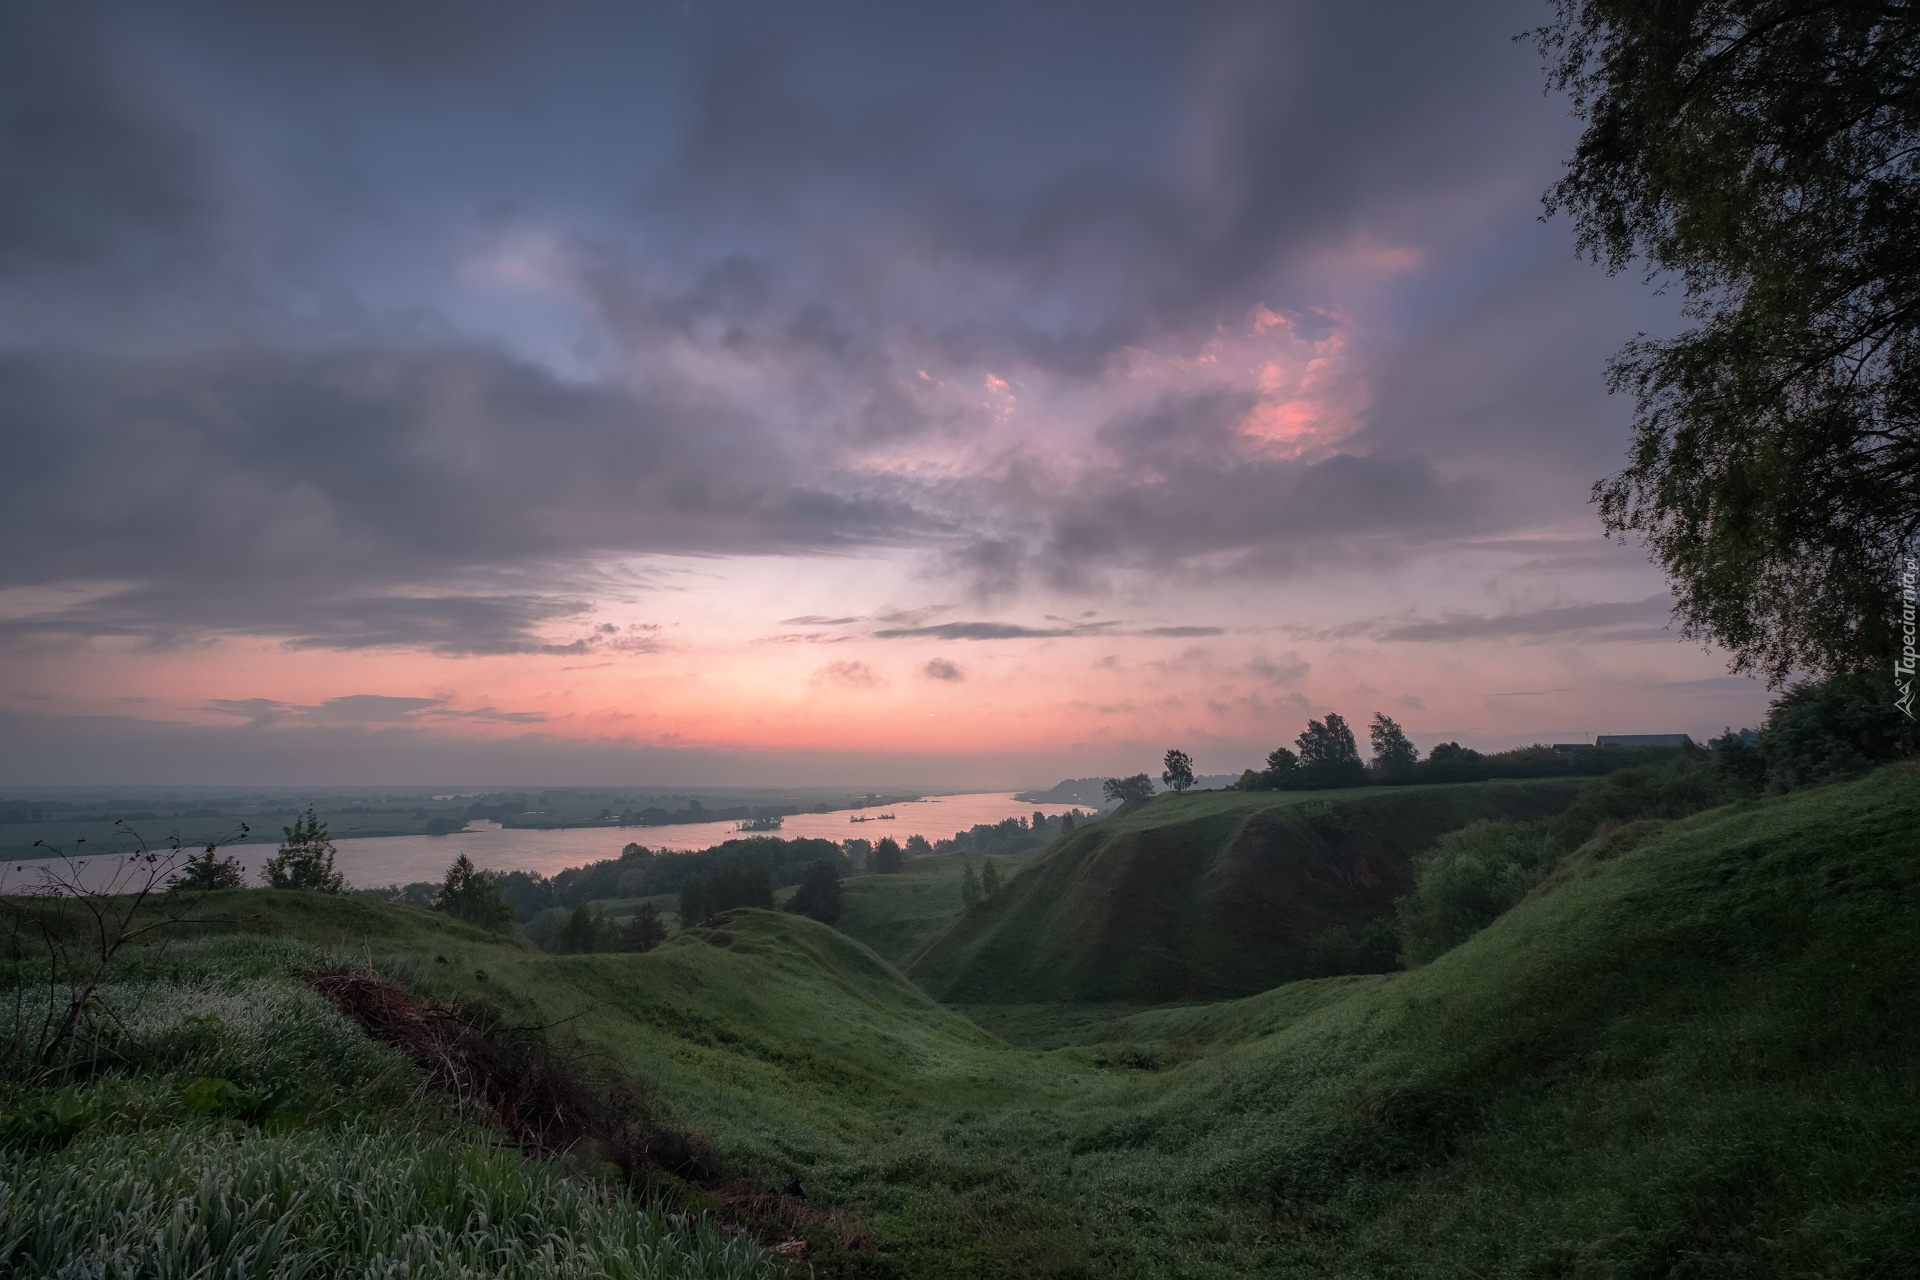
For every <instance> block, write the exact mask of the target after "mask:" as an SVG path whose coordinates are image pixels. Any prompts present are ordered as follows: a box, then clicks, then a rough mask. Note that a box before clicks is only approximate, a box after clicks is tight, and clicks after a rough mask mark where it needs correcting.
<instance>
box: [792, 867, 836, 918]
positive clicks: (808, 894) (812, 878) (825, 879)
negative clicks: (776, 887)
mask: <svg viewBox="0 0 1920 1280" xmlns="http://www.w3.org/2000/svg"><path fill="white" fill-rule="evenodd" d="M787 910H789V911H791V912H793V913H795V914H796V915H803V916H808V917H811V918H812V919H815V920H818V921H819V922H820V923H821V924H832V923H833V922H834V921H836V920H838V919H839V918H840V868H839V867H838V866H836V865H835V864H833V863H832V862H829V861H827V860H826V859H825V858H822V859H821V860H820V861H818V862H816V863H814V864H813V865H812V866H810V867H808V868H807V874H806V875H805V876H804V877H802V879H801V881H800V887H799V888H798V889H796V890H794V894H793V897H792V898H790V899H789V900H788V901H787Z"/></svg>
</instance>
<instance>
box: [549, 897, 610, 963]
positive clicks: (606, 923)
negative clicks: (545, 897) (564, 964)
mask: <svg viewBox="0 0 1920 1280" xmlns="http://www.w3.org/2000/svg"><path fill="white" fill-rule="evenodd" d="M616 941H617V939H616V937H615V934H614V928H613V921H611V920H609V919H607V918H606V917H605V916H603V915H601V914H600V908H599V907H597V906H595V905H594V904H593V903H591V902H583V903H581V904H580V905H579V906H577V907H575V908H574V909H573V912H572V914H571V915H569V916H568V917H567V923H566V926H565V927H564V928H562V929H561V930H560V936H559V938H558V939H557V940H556V944H555V947H554V950H556V951H558V952H559V953H560V954H561V955H563V956H579V955H590V954H592V953H593V952H595V951H611V950H613V948H614V944H615V942H616Z"/></svg>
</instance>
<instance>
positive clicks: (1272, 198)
mask: <svg viewBox="0 0 1920 1280" xmlns="http://www.w3.org/2000/svg"><path fill="white" fill-rule="evenodd" d="M1069 13H1073V14H1075V15H1076V17H1067V16H1066V15H1067V14H1069ZM1055 15H1056V17H1057V18H1058V20H1057V21H1055V22H1054V23H1051V24H1046V23H1041V24H1037V29H1036V30H1034V31H1032V32H1030V33H1028V32H1023V34H1028V35H1030V37H1031V38H1030V40H1029V41H1028V42H1026V43H1024V44H1021V45H1016V46H1013V47H1012V49H1011V51H1010V50H1009V47H1008V42H1007V40H1006V38H1005V35H1004V29H1005V27H1006V26H1007V25H1008V24H1009V23H1011V22H1014V21H1015V20H1014V19H1013V18H1012V17H1010V11H1009V10H1008V9H1006V8H996V7H993V6H986V7H980V8H974V9H970V10H969V18H970V20H969V21H968V22H966V23H964V24H956V25H959V26H960V28H961V29H946V28H943V29H942V31H941V32H940V35H941V37H942V43H941V45H940V46H938V47H940V48H941V49H942V50H943V56H942V58H940V59H938V60H929V59H928V58H927V54H926V52H925V49H924V48H920V49H916V48H912V47H910V46H908V47H900V48H887V47H886V45H885V41H886V39H887V37H886V36H884V35H881V36H873V35H863V36H861V37H856V39H859V40H862V41H863V42H865V43H867V44H868V45H869V48H870V51H871V52H874V53H876V54H878V53H882V52H885V53H890V54H892V55H893V56H896V57H899V58H901V59H903V60H904V61H907V62H908V63H909V64H912V63H917V62H928V61H931V62H932V65H929V66H927V67H926V69H925V70H926V75H925V76H924V77H923V83H924V84H925V86H926V87H925V89H924V90H923V91H921V92H919V93H912V92H904V91H900V90H897V89H896V90H894V91H893V92H891V93H888V92H886V91H878V92H874V91H868V92H859V91H853V92H833V91H830V90H825V89H823V88H821V87H820V86H821V85H822V84H823V83H826V82H823V81H822V80H821V79H820V78H819V77H818V76H817V75H814V74H810V73H812V72H813V71H814V70H815V67H813V66H811V65H809V63H808V50H809V45H810V43H811V41H810V39H809V37H812V40H817V39H818V38H819V37H818V33H816V32H811V31H805V30H799V29H796V28H799V27H800V26H801V25H802V24H803V22H804V24H805V25H806V26H809V27H811V26H816V25H817V24H816V23H815V22H814V18H813V15H809V16H808V18H807V19H805V20H802V19H798V18H796V17H792V16H784V15H779V14H778V13H777V11H769V12H768V14H767V20H766V24H765V31H764V33H763V35H762V37H761V39H760V40H759V41H758V42H755V43H749V44H745V45H743V44H742V43H741V42H740V41H739V40H738V38H737V37H736V38H735V39H733V40H731V41H729V42H725V43H723V44H721V45H720V46H719V47H718V48H717V49H716V50H715V52H714V53H713V54H712V56H710V58H709V59H708V60H707V61H706V63H705V64H704V65H703V67H702V68H701V71H700V75H699V78H698V80H697V81H696V84H695V87H694V89H693V91H692V93H691V95H690V101H689V106H688V112H687V116H686V123H685V125H684V127H683V130H682V133H681V135H680V138H679V142H678V146H679V161H678V164H677V166H676V167H675V168H674V169H673V170H672V172H671V173H670V174H669V175H668V176H667V177H666V178H664V179H663V180H661V181H660V182H659V183H658V184H657V185H656V186H655V188H654V194H653V195H652V196H651V197H650V200H649V205H648V207H649V209H650V210H651V212H652V213H653V215H654V216H656V217H660V218H667V217H670V216H672V215H673V214H674V213H675V212H677V211H685V214H684V216H686V217H688V218H689V219H696V218H697V219H700V220H702V221H710V220H712V219H719V220H721V221H722V222H731V221H734V220H742V221H745V222H747V223H749V224H751V226H752V227H753V238H754V239H756V240H761V241H765V240H767V239H772V240H774V241H775V242H779V241H780V240H782V239H784V238H785V237H786V236H787V235H788V234H790V233H791V231H792V229H793V228H795V227H802V228H805V234H806V235H807V236H808V237H809V238H810V239H812V240H814V241H815V242H816V243H817V244H823V245H834V244H836V243H839V244H841V245H842V246H843V247H845V248H847V249H848V250H851V251H853V252H849V253H848V254H845V255H842V256H843V257H844V258H845V260H844V261H836V266H837V267H838V268H840V270H841V272H842V274H841V275H840V276H839V278H838V279H837V281H835V283H834V285H833V286H832V287H833V288H835V289H838V290H839V291H840V292H841V294H842V297H841V298H840V299H835V300H831V301H828V302H827V305H837V304H838V303H841V302H844V303H845V304H847V306H848V307H849V308H851V307H852V306H854V305H857V302H858V301H859V300H861V295H862V292H863V290H865V289H866V288H868V287H870V286H871V285H872V284H873V281H872V279H871V278H870V277H869V276H867V275H865V274H863V273H862V271H861V269H860V267H861V259H862V257H865V258H866V260H867V261H868V262H871V263H875V264H876V265H878V266H883V267H884V266H886V265H888V262H889V258H888V251H889V248H890V247H891V248H893V249H894V250H895V251H900V250H904V251H906V252H908V253H910V254H912V255H913V257H912V258H910V259H908V260H907V261H904V262H901V263H900V264H899V265H901V266H909V265H911V266H914V267H918V266H920V265H922V264H943V263H947V264H952V265H954V266H955V267H964V268H966V269H968V270H972V271H985V272H987V273H989V276H988V279H989V280H990V281H991V282H992V284H993V286H994V289H995V290H997V291H999V292H1000V293H1001V294H1003V295H1004V297H1005V298H1006V299H1007V301H1006V302H1005V303H1003V304H1001V305H995V306H991V307H990V308H989V309H985V310H983V309H982V308H981V306H980V304H981V303H982V302H984V301H985V298H984V297H983V296H975V297H971V298H962V299H953V300H948V301H949V305H945V306H943V307H942V308H941V309H940V310H939V311H938V312H937V313H935V314H931V315H924V316H908V317H902V316H899V315H898V314H895V315H893V316H892V317H891V318H892V319H894V320H895V321H898V320H900V319H903V318H904V319H908V320H909V321H910V322H913V323H916V325H917V326H918V327H919V329H920V330H921V332H922V335H923V336H924V337H925V338H926V339H928V340H930V341H934V342H937V343H939V344H940V345H941V347H942V348H943V350H944V351H945V352H946V354H947V355H948V356H949V357H950V358H951V359H952V360H954V361H955V362H958V363H968V364H970V363H976V362H979V361H981V360H983V359H990V358H995V357H1000V356H1004V355H1006V354H1009V353H1017V354H1019V355H1021V356H1022V357H1024V358H1026V359H1028V360H1031V361H1033V362H1034V363H1036V364H1039V365H1042V366H1047V367H1053V368H1057V369H1060V370H1062V371H1069V372H1092V371H1095V370H1097V369H1099V368H1100V367H1101V366H1102V364H1103V362H1104V361H1105V359H1106V358H1107V357H1108V356H1109V355H1110V354H1111V353H1113V352H1114V351H1116V350H1118V349H1119V348H1121V347H1123V346H1126V345H1129V344H1132V343H1137V342H1139V341H1141V340H1143V339H1144V338H1147V337H1150V336H1152V335H1154V334H1157V333H1160V332H1164V331H1167V330H1169V329H1185V328H1188V327H1191V326H1192V325H1194V324H1207V323H1210V322H1211V321H1213V320H1214V319H1216V318H1217V317H1218V316H1219V315H1220V314H1221V313H1222V312H1223V311H1241V310H1244V309H1246V308H1248V307H1251V306H1252V305H1254V304H1256V303H1258V302H1262V301H1271V296H1270V295H1271V291H1272V290H1273V288H1274V287H1275V284H1276V281H1277V279H1279V278H1281V277H1284V276H1286V275H1288V274H1290V273H1295V272H1298V271H1300V270H1302V269H1305V268H1306V267H1308V266H1310V265H1311V264H1312V262H1313V261H1314V259H1315V258H1316V257H1317V256H1318V255H1321V254H1324V253H1327V252H1331V251H1343V250H1347V249H1350V248H1353V247H1356V244H1359V245H1365V244H1368V243H1371V244H1375V245H1380V246H1386V245H1391V244H1396V243H1399V244H1412V245H1416V246H1417V245H1420V244H1423V243H1425V242H1427V241H1430V240H1432V239H1433V238H1434V237H1435V236H1436V235H1441V236H1446V235H1450V234H1456V233H1457V229H1455V228H1448V227H1437V226H1436V225H1435V224H1434V222H1433V219H1432V211H1433V210H1434V209H1436V208H1440V207H1443V206H1445V205H1448V204H1454V205H1456V206H1471V205H1474V204H1476V203H1479V202H1482V201H1484V200H1485V198H1486V197H1485V193H1484V189H1485V188H1486V187H1487V185H1488V184H1490V183H1492V184H1510V183H1512V181H1513V178H1514V177H1515V174H1516V170H1522V169H1524V168H1526V167H1528V165H1527V161H1528V160H1530V159H1531V158H1532V157H1533V156H1536V155H1540V154H1542V148H1543V144H1550V143H1551V142H1552V141H1555V140H1557V139H1555V134H1557V133H1558V132H1559V126H1558V122H1557V121H1556V120H1555V118H1554V114H1553V113H1552V112H1550V111H1545V112H1537V113H1536V112H1516V111H1514V110H1512V102H1513V98H1514V96H1515V95H1516V94H1525V95H1526V96H1527V97H1529V98H1532V99H1534V100H1537V97H1538V84H1539V80H1538V71H1537V68H1536V67H1535V66H1534V65H1533V60H1532V58H1531V56H1530V55H1528V54H1526V53H1525V52H1523V51H1518V50H1516V49H1514V48H1513V47H1512V46H1511V45H1510V44H1509V43H1508V40H1507V38H1508V37H1510V36H1511V35H1512V34H1513V33H1514V32H1516V31H1520V30H1523V29H1526V28H1527V27H1528V26H1529V25H1531V24H1532V23H1533V22H1534V21H1536V20H1537V14H1536V13H1535V12H1534V11H1533V9H1532V8H1531V7H1529V6H1527V5H1524V4H1518V3H1515V4H1494V5H1482V6H1478V7H1474V8H1470V9H1466V10H1462V9H1459V8H1457V7H1455V8H1442V7H1436V6H1432V5H1421V4H1412V3H1408V4H1398V5H1388V6H1352V5H1336V4H1320V5H1308V4H1295V5H1288V6H1273V5H1254V4H1245V5H1231V4H1223V5H1207V6H1189V7H1186V8H1176V9H1164V10H1152V9H1137V10H1124V9H1123V10H1118V11H1115V10H1111V9H1103V10H1101V11H1100V12H1099V13H1098V14H1097V15H1096V14H1095V13H1093V12H1091V11H1079V10H1076V9H1075V8H1074V7H1073V6H1062V7H1058V8H1057V9H1056V10H1055ZM949 17H950V16H949ZM1100 18H1104V19H1105V21H1104V22H1100V21H1098V19H1100ZM930 21H931V22H933V23H934V24H936V25H937V24H938V22H939V20H938V19H932V20H930ZM1090 27H1092V28H1094V29H1110V30H1112V31H1116V32H1120V33H1123V34H1122V35H1120V36H1119V37H1118V39H1117V40H1116V41H1114V42H1112V43H1109V45H1108V47H1105V48H1102V49H1101V50H1100V52H1101V53H1102V54H1104V55H1105V56H1106V60H1107V65H1108V66H1109V67H1112V68H1115V69H1124V70H1126V71H1130V72H1133V73H1134V74H1135V75H1136V76H1137V77H1138V79H1137V82H1136V83H1133V84H1116V83H1108V82H1102V81H1100V80H1099V79H1098V76H1099V71H1098V68H1099V66H1100V63H1099V62H1098V61H1097V60H1095V59H1091V58H1089V57H1087V56H1086V50H1085V49H1084V48H1082V47H1080V46H1082V45H1084V43H1085V42H1086V41H1087V39H1088V36H1089V28H1090ZM923 34H924V33H923ZM1123 42H1124V43H1123ZM1116 44H1119V45H1120V46H1121V47H1118V48H1116V47H1115V45H1116ZM1147 50H1153V52H1150V53H1149V52H1146V51H1147ZM1161 51H1164V52H1161ZM989 68H990V69H991V71H992V72H993V73H994V74H991V75H987V74H969V73H979V72H985V71H987V70H988V69H989ZM1077 95H1084V96H1083V97H1082V98H1081V102H1083V103H1084V105H1081V103H1079V102H1076V96H1077ZM1095 95H1098V96H1095ZM1140 101H1148V102H1153V103H1154V105H1155V109H1156V110H1157V111H1159V112H1160V113H1161V115H1160V118H1159V119H1157V120H1152V121H1143V120H1142V119H1141V118H1140V117H1139V116H1138V115H1137V114H1135V112H1134V110H1133V104H1134V103H1135V102H1140ZM1022 108H1026V109H1027V110H1028V112H1029V113H1030V114H1029V115H1028V117H1027V118H1026V119H1024V120H1022V119H1011V118H1009V116H1010V115H1012V113H1013V112H1016V111H1019V110H1021V109H1022ZM1103 109H1104V110H1103ZM1103 115H1104V116H1106V117H1108V118H1109V120H1110V122H1103V120H1102V116H1103ZM1058 121H1066V122H1067V123H1065V124H1061V123H1058ZM974 122H979V123H977V124H975V123H974ZM1023 126H1024V128H1023ZM978 129H994V130H996V132H997V133H998V135H999V136H997V137H995V138H994V139H993V142H992V144H991V145H987V144H986V142H985V140H984V139H982V138H980V137H979V136H977V133H976V132H975V130H978ZM1123 130H1124V131H1131V132H1133V133H1135V134H1136V135H1142V136H1136V137H1134V138H1133V139H1132V140H1131V144H1130V145H1126V144H1117V143H1116V142H1115V137H1116V135H1118V134H1119V133H1120V132H1121V131H1123ZM1143 144H1144V145H1143ZM1049 146H1051V147H1054V148H1058V149H1059V151H1060V154H1058V155H1055V156H1052V157H1050V159H1051V161H1052V163H1049V164H1045V165H1040V166H1035V165H1032V164H1030V163H1028V162H1030V160H1031V159H1032V157H1033V152H1034V151H1035V150H1037V149H1040V148H1045V147H1049ZM988 156H992V157H993V158H994V162H993V163H991V164H990V165H989V164H985V163H983V161H985V158H986V157H988ZM1029 170H1031V171H1034V172H1036V173H1037V174H1044V176H1033V177H1027V178H1022V177H1020V176H1017V175H1019V174H1021V173H1022V172H1023V171H1029ZM1531 195H1532V192H1531V191H1528V192H1527V194H1526V195H1525V196H1523V197H1521V198H1522V199H1523V200H1530V197H1531ZM1506 198H1511V196H1510V195H1509V196H1507V197H1506ZM767 211H773V212H774V213H775V214H777V215H778V216H777V217H776V218H773V219H770V220H763V219H762V215H763V214H764V213H766V212H767ZM1461 212H1462V213H1464V214H1465V217H1466V218H1467V219H1471V218H1473V217H1474V216H1476V215H1477V213H1478V211H1477V210H1473V209H1471V208H1463V209H1462V210H1461ZM876 232H877V233H879V234H877V235H876ZM849 241H851V242H853V243H847V242H849ZM861 242H865V243H864V244H861ZM889 242H891V244H889ZM856 245H858V246H859V247H861V248H864V249H865V250H866V252H865V253H864V254H861V253H859V252H858V251H857V249H856ZM876 255H878V256H877V257H876ZM894 301H895V302H896V303H897V302H898V301H900V299H898V298H895V299H894ZM953 303H957V304H958V305H952V304H953ZM1043 317H1044V318H1043Z"/></svg>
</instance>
